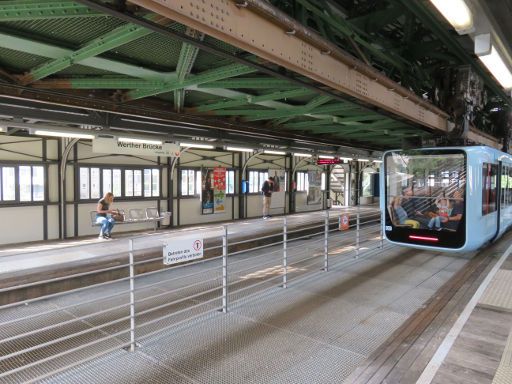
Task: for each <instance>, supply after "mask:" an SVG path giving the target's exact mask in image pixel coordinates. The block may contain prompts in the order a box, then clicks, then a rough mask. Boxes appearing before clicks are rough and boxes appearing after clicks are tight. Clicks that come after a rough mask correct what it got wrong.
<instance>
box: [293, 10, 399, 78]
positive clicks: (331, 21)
mask: <svg viewBox="0 0 512 384" xmlns="http://www.w3.org/2000/svg"><path fill="white" fill-rule="evenodd" d="M296 1H297V2H298V3H300V4H301V5H302V6H303V7H305V8H307V9H308V10H309V11H310V12H312V13H313V14H314V15H315V16H316V17H318V18H319V19H320V20H322V21H324V22H325V23H327V24H328V25H329V26H330V27H331V28H332V29H333V30H336V31H338V32H340V33H341V34H343V35H344V36H345V37H348V38H350V39H352V40H353V41H354V42H355V43H357V44H358V45H360V46H362V47H364V48H365V49H366V50H367V51H368V52H371V53H372V54H373V55H374V56H376V57H378V58H379V59H381V60H382V61H384V62H386V63H389V64H391V65H393V66H394V67H395V68H397V69H398V70H400V71H402V70H403V69H404V68H406V66H407V65H408V64H407V63H406V62H405V61H404V60H403V59H402V58H400V57H396V58H395V57H390V56H389V55H387V54H386V53H385V52H383V51H382V50H380V49H379V48H377V47H375V46H374V45H373V44H372V42H371V39H370V38H369V37H368V36H365V33H364V31H362V30H359V29H358V28H356V27H355V26H354V25H351V24H350V23H349V22H348V21H347V20H345V19H343V18H341V17H334V16H333V15H331V14H330V12H329V8H328V7H325V6H322V5H321V4H318V2H316V3H312V2H311V1H309V0H296Z"/></svg>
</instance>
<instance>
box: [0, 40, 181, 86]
mask: <svg viewBox="0 0 512 384" xmlns="http://www.w3.org/2000/svg"><path fill="white" fill-rule="evenodd" d="M0 47H2V48H8V49H12V50H14V51H18V52H25V53H29V54H32V55H37V56H42V57H47V58H50V59H60V58H62V57H64V56H69V55H71V54H72V53H73V50H71V49H67V48H62V47H59V46H56V45H52V44H48V43H43V42H40V41H37V40H36V39H35V38H30V39H29V38H26V37H21V36H17V35H16V34H14V33H8V32H5V31H0ZM80 65H85V66H86V67H91V68H97V69H101V70H104V71H110V72H115V73H119V74H123V75H127V76H131V77H138V78H141V79H145V80H148V81H151V80H162V81H168V80H171V79H173V78H175V77H176V76H175V74H174V73H172V74H170V75H168V74H167V73H163V72H158V71H153V70H150V69H146V68H143V67H140V66H137V65H132V64H127V63H123V62H121V61H117V60H112V59H104V58H101V57H89V58H87V59H85V60H82V61H81V62H80Z"/></svg>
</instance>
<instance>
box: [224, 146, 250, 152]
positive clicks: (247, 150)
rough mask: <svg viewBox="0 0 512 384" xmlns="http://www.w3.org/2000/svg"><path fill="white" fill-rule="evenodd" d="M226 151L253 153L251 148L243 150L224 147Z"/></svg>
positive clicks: (241, 148)
mask: <svg viewBox="0 0 512 384" xmlns="http://www.w3.org/2000/svg"><path fill="white" fill-rule="evenodd" d="M226 151H233V152H254V149H252V148H243V147H226Z"/></svg>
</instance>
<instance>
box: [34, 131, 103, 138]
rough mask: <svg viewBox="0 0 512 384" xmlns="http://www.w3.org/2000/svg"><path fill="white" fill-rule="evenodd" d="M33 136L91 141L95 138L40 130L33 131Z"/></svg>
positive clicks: (74, 133) (73, 133)
mask: <svg viewBox="0 0 512 384" xmlns="http://www.w3.org/2000/svg"><path fill="white" fill-rule="evenodd" d="M33 133H34V135H38V136H52V137H68V138H71V139H89V140H92V139H94V138H95V137H96V136H94V135H91V134H87V133H78V132H71V131H46V130H41V129H36V130H34V132H33Z"/></svg>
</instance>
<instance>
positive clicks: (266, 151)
mask: <svg viewBox="0 0 512 384" xmlns="http://www.w3.org/2000/svg"><path fill="white" fill-rule="evenodd" d="M263 153H266V154H268V155H283V156H284V155H286V152H282V151H270V150H267V149H265V150H264V151H263Z"/></svg>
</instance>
